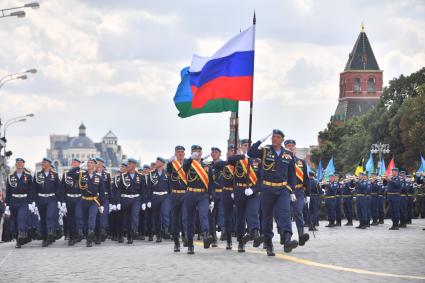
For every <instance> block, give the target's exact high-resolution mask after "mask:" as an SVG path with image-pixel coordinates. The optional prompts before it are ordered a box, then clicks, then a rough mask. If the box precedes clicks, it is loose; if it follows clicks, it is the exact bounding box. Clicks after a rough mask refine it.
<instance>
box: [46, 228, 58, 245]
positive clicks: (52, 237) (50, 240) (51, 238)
mask: <svg viewBox="0 0 425 283" xmlns="http://www.w3.org/2000/svg"><path fill="white" fill-rule="evenodd" d="M55 240H56V231H54V230H51V231H49V232H48V233H47V245H51V244H52V243H53V242H54V241H55Z"/></svg>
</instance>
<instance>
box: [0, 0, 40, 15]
mask: <svg viewBox="0 0 425 283" xmlns="http://www.w3.org/2000/svg"><path fill="white" fill-rule="evenodd" d="M26 8H31V9H38V8H40V4H39V3H38V2H32V3H28V4H25V5H24V6H20V7H13V8H7V9H0V18H6V17H18V18H23V17H25V11H22V10H20V9H26ZM14 10H18V11H14Z"/></svg>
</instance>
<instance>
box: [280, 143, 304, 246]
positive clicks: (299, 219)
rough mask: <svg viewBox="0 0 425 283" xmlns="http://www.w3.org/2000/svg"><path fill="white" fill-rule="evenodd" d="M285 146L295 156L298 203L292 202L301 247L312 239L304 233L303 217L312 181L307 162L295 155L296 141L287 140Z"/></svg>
mask: <svg viewBox="0 0 425 283" xmlns="http://www.w3.org/2000/svg"><path fill="white" fill-rule="evenodd" d="M284 144H285V148H286V149H287V150H289V151H291V152H292V153H293V154H294V162H295V175H296V177H297V184H296V185H295V197H296V201H295V202H292V211H293V213H294V218H295V223H296V225H297V230H298V243H299V245H300V246H304V245H305V243H306V242H307V241H308V240H309V239H310V235H309V234H308V233H304V217H303V209H304V203H307V204H308V203H309V202H310V179H309V178H308V172H307V164H306V162H305V161H304V160H302V159H301V158H298V157H297V156H296V155H295V153H296V152H295V151H296V148H295V146H296V143H295V141H294V140H286V141H285V143H284Z"/></svg>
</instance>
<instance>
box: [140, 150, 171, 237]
mask: <svg viewBox="0 0 425 283" xmlns="http://www.w3.org/2000/svg"><path fill="white" fill-rule="evenodd" d="M164 165H165V160H164V159H163V158H161V157H158V158H157V159H156V164H155V170H154V171H152V172H150V174H149V178H148V193H147V202H148V203H151V204H152V214H153V220H154V225H155V235H156V242H157V243H160V242H162V238H163V237H164V239H169V238H170V235H169V233H168V229H169V226H170V204H169V192H170V182H169V178H168V176H167V174H166V172H165V169H164ZM145 206H146V205H145V204H142V207H143V208H142V209H145V208H146V207H145Z"/></svg>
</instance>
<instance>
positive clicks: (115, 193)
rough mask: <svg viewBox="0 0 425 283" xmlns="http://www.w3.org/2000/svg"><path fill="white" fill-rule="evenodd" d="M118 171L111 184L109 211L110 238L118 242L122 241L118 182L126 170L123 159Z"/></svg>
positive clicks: (125, 163)
mask: <svg viewBox="0 0 425 283" xmlns="http://www.w3.org/2000/svg"><path fill="white" fill-rule="evenodd" d="M119 170H120V171H119V172H118V174H117V175H116V176H115V177H114V180H113V185H112V198H111V200H112V212H111V232H112V240H116V241H118V243H123V242H124V238H123V217H122V209H121V203H120V198H121V192H120V188H119V184H120V183H121V178H122V175H123V174H125V173H126V172H127V162H126V161H123V162H122V163H121V165H120V169H119Z"/></svg>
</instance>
